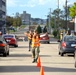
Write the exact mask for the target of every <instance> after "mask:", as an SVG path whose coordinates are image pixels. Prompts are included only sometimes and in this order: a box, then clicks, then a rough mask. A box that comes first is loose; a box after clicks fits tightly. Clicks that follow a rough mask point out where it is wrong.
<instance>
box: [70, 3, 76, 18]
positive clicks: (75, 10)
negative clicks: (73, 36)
mask: <svg viewBox="0 0 76 75" xmlns="http://www.w3.org/2000/svg"><path fill="white" fill-rule="evenodd" d="M69 10H70V16H71V17H72V18H74V17H75V16H76V2H75V3H74V5H73V6H72V7H71V8H70V9H69Z"/></svg>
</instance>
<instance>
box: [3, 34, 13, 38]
mask: <svg viewBox="0 0 76 75" xmlns="http://www.w3.org/2000/svg"><path fill="white" fill-rule="evenodd" d="M13 37H14V36H13V35H4V38H13Z"/></svg>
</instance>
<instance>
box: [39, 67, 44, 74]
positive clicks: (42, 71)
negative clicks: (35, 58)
mask: <svg viewBox="0 0 76 75" xmlns="http://www.w3.org/2000/svg"><path fill="white" fill-rule="evenodd" d="M40 75H44V68H43V67H41V68H40Z"/></svg>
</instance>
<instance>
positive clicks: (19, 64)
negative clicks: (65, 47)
mask: <svg viewBox="0 0 76 75" xmlns="http://www.w3.org/2000/svg"><path fill="white" fill-rule="evenodd" d="M18 43H19V47H18V48H14V47H10V55H9V56H8V57H2V56H0V75H40V68H38V67H36V65H37V63H32V57H31V52H29V51H28V42H27V41H26V42H23V41H21V42H18ZM40 60H41V65H42V66H43V68H44V75H76V69H75V68H74V57H73V56H67V55H65V56H64V57H61V56H59V55H58V44H57V43H56V44H52V43H51V44H41V47H40Z"/></svg>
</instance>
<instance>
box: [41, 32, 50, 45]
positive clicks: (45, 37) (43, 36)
mask: <svg viewBox="0 0 76 75" xmlns="http://www.w3.org/2000/svg"><path fill="white" fill-rule="evenodd" d="M40 42H43V43H48V44H49V43H50V38H49V36H48V33H43V34H40Z"/></svg>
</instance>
